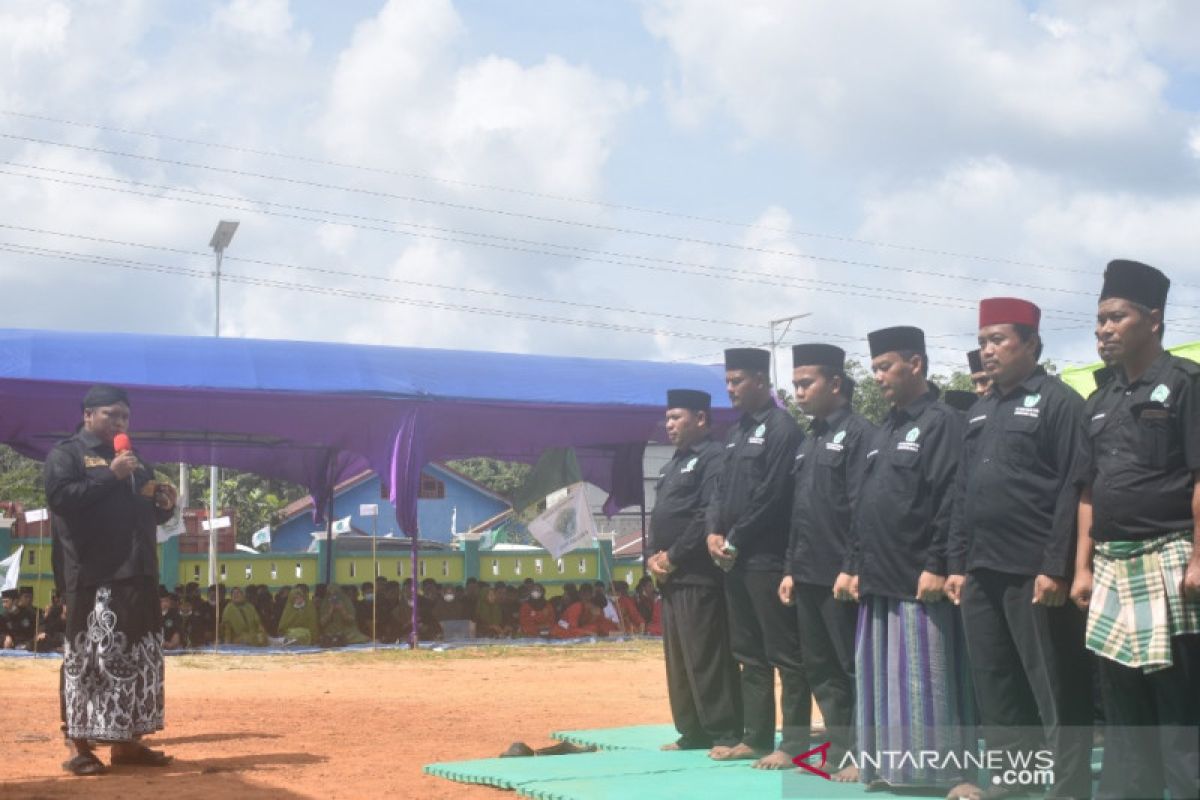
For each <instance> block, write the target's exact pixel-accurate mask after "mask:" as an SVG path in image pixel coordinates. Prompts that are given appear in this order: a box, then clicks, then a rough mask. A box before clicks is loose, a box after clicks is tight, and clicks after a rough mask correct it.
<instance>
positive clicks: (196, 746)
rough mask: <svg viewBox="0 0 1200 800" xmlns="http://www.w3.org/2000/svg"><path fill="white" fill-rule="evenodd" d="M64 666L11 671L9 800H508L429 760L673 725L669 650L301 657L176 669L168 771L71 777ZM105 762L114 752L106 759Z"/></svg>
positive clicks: (6, 682) (5, 768)
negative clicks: (555, 736)
mask: <svg viewBox="0 0 1200 800" xmlns="http://www.w3.org/2000/svg"><path fill="white" fill-rule="evenodd" d="M60 663H61V662H60V661H59V660H57V659H55V660H50V659H39V660H33V659H7V658H0V687H2V688H0V753H3V756H0V797H3V798H18V797H21V798H59V797H88V798H122V799H123V800H124V799H126V798H140V797H155V798H166V800H184V799H185V798H201V797H203V798H205V800H212V798H224V797H231V798H239V800H243V799H244V798H265V797H271V798H278V797H282V798H288V797H297V798H298V797H321V798H342V797H345V798H365V797H381V796H383V795H385V794H386V795H389V796H392V797H419V798H491V800H503V799H504V798H511V797H513V794H512V793H511V792H506V791H502V790H499V789H490V788H486V787H471V786H465V785H462V784H455V783H451V782H450V781H446V780H444V779H441V778H433V777H429V776H426V775H424V774H422V773H421V767H422V766H423V765H425V764H428V763H431V762H434V761H453V760H460V759H470V758H486V757H491V756H495V755H499V754H500V752H501V751H503V750H504V749H505V748H507V747H508V745H509V744H511V743H512V742H513V741H516V740H521V741H525V742H527V743H528V744H529V745H530V746H531V747H534V748H537V747H541V746H544V745H547V744H552V740H551V739H550V737H549V734H550V732H551V731H554V730H570V729H577V728H596V727H604V726H613V725H639V724H648V723H665V722H670V719H671V717H670V711H669V709H668V707H667V693H666V681H665V675H664V673H663V664H662V645H661V644H659V643H657V642H653V641H645V642H636V643H619V642H612V643H601V644H589V645H579V646H575V647H569V648H568V647H564V648H511V647H510V648H486V649H485V648H480V649H466V650H458V651H452V652H446V653H430V652H417V653H409V652H406V651H386V652H380V653H330V654H322V655H297V656H254V657H235V656H214V655H197V656H191V655H189V656H173V657H169V658H168V660H167V678H166V681H167V685H166V691H167V727H166V730H164V731H163V732H162V733H160V734H158V735H157V736H154V737H150V738H148V739H147V740H146V741H147V743H149V744H150V745H151V746H153V747H155V748H161V749H164V750H166V751H168V752H170V753H172V754H173V755H174V756H175V762H174V764H172V765H171V766H169V767H166V768H158V769H154V768H145V767H143V768H134V767H117V768H114V769H113V770H112V771H111V772H109V774H107V775H104V776H99V777H93V778H75V777H72V776H69V775H67V774H66V773H65V772H63V771H62V768H61V763H62V761H64V760H65V759H66V757H67V751H66V749H65V747H64V746H63V744H62V740H61V735H60V733H59V729H58V724H59V719H58V668H59V664H60ZM100 753H101V757H102V759H103V760H104V761H105V762H106V763H107V760H108V753H107V748H105V749H102V750H101V751H100Z"/></svg>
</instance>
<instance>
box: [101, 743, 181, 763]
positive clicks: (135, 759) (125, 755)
mask: <svg viewBox="0 0 1200 800" xmlns="http://www.w3.org/2000/svg"><path fill="white" fill-rule="evenodd" d="M135 747H136V749H134V750H133V752H122V751H120V750H116V749H114V750H113V754H112V763H113V764H114V765H115V764H123V765H127V766H136V767H165V766H167V765H168V764H170V763H171V762H172V761H174V760H175V757H174V756H169V755H167V754H166V753H164V752H162V751H161V750H151V749H150V748H149V747H146V746H145V745H141V744H139V745H136V746H135Z"/></svg>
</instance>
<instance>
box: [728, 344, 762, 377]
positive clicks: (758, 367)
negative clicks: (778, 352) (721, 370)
mask: <svg viewBox="0 0 1200 800" xmlns="http://www.w3.org/2000/svg"><path fill="white" fill-rule="evenodd" d="M725 369H744V370H746V371H747V372H770V371H771V354H770V353H768V352H767V351H766V350H759V349H758V348H757V347H733V348H730V349H729V350H726V351H725Z"/></svg>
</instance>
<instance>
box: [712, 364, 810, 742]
mask: <svg viewBox="0 0 1200 800" xmlns="http://www.w3.org/2000/svg"><path fill="white" fill-rule="evenodd" d="M725 368H726V369H727V370H739V369H740V370H746V371H748V372H760V373H763V374H766V373H767V371H768V370H769V368H770V354H769V353H767V352H766V351H765V350H756V349H748V348H738V349H732V350H727V351H725ZM803 439H804V434H803V432H802V431H801V430H800V426H799V425H797V424H796V421H795V420H794V419H792V416H791V415H790V414H789V413H788V412H787V411H785V410H783V409H782V408H779V407H777V406H776V405H775V404H774V403H771V404H770V405H768V406H767V407H766V408H764V409H761V410H759V411H755V412H752V413H743V414H742V416H741V418H740V419H739V420H738V422H737V424H735V425H734V426H732V428H730V430H729V433H728V435H727V436H726V440H725V452H724V454H723V459H724V464H723V466H722V469H721V484H720V490H719V492H718V493H717V497H716V498H715V501H714V502H713V503H711V504H710V505H709V508H708V530H709V532H710V533H718V534H724V536H725V540H726V542H727V543H728V544H730V545H732V546H733V547H735V548H736V549H737V558H736V561H735V563H734V566H733V569H731V570H730V571H729V573H728V574H727V575H726V576H725V598H726V602H727V603H728V606H729V619H730V636H731V638H732V641H733V656H734V658H735V659H736V660H737V661H738V663H739V664H741V667H742V673H741V682H742V704H743V717H742V719H743V722H744V727H745V734H744V736H743V739H742V741H743V742H744V743H745V744H746V745H748V746H750V747H751V748H752V749H754V750H758V751H771V750H774V749H775V678H774V670H776V669H778V670H779V679H780V683H781V685H782V693H783V694H782V699H781V706H782V710H783V741H782V743H781V745H780V749H782V750H783V751H785V752H787V753H791V754H793V755H795V754H798V753H801V752H804V751H806V750H808V740H809V726H810V724H811V718H812V700H811V692H810V691H809V688H808V681H807V680H806V679H805V677H804V667H803V663H802V660H801V655H800V635H799V630H798V627H797V625H796V615H795V614H794V613H792V611H791V609H789V608H787V607H786V606H784V605H783V604H782V603H780V602H779V594H778V592H779V582H780V581H781V580H782V579H783V573H784V569H785V567H786V563H785V562H786V558H787V546H788V531H789V528H790V521H789V516H790V514H791V505H792V475H791V469H792V463H793V461H794V460H795V456H796V451H797V449H798V448H799V447H800V443H801V442H802V441H803Z"/></svg>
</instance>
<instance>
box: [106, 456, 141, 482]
mask: <svg viewBox="0 0 1200 800" xmlns="http://www.w3.org/2000/svg"><path fill="white" fill-rule="evenodd" d="M137 467H138V460H137V456H135V455H134V454H133V451H132V450H125V451H124V452H121V453H117V457H116V458H114V459H113V460H112V463H111V464H109V465H108V468H109V469H111V470H112V472H113V475H116V476H117V478H118V479H120V480H128V479H129V476H130V475H132V474H133V471H134V470H136V469H137Z"/></svg>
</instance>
